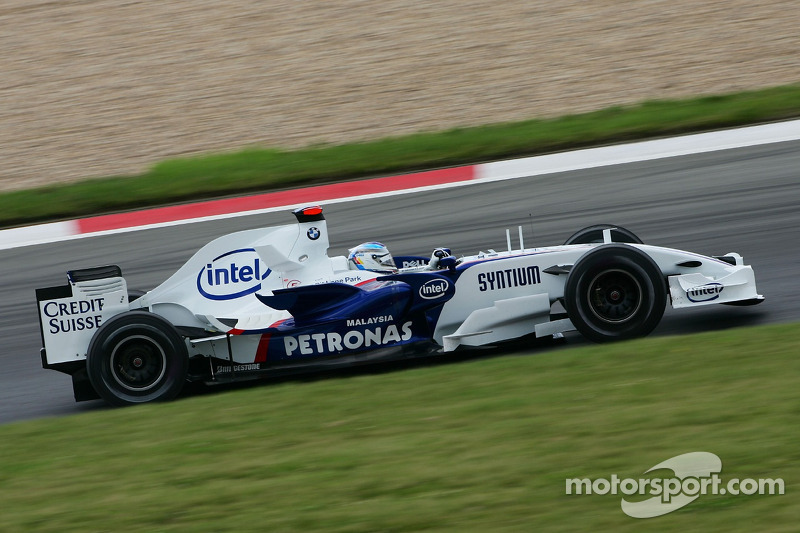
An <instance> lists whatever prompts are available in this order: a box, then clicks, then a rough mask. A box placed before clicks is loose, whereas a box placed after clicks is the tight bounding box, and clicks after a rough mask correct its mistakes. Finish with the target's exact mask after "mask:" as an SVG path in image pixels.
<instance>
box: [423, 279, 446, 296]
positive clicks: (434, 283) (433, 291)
mask: <svg viewBox="0 0 800 533" xmlns="http://www.w3.org/2000/svg"><path fill="white" fill-rule="evenodd" d="M449 288H450V282H448V281H447V280H446V279H432V280H429V281H426V282H425V283H423V284H422V286H421V287H420V288H419V295H420V297H422V298H425V299H426V300H433V299H435V298H441V297H442V296H444V295H445V293H447V289H449Z"/></svg>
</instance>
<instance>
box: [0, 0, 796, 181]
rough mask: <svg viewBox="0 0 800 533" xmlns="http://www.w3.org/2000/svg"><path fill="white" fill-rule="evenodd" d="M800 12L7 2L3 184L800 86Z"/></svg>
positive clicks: (694, 2) (765, 5) (452, 4)
mask: <svg viewBox="0 0 800 533" xmlns="http://www.w3.org/2000/svg"><path fill="white" fill-rule="evenodd" d="M798 28H800V6H798V3H797V2H796V1H795V0H770V1H764V2H753V1H752V0H748V1H744V0H716V1H714V0H711V1H709V0H643V1H638V2H622V1H619V0H616V1H610V0H596V1H593V2H582V1H577V0H562V1H559V2H552V1H543V0H506V1H504V2H501V3H498V2H486V1H477V0H440V1H436V2H408V1H406V0H383V1H381V2H373V1H368V0H331V1H327V2H295V1H286V0H274V1H271V2H252V1H251V0H228V1H225V2H218V1H215V2H210V1H208V0H171V1H169V2H139V1H124V2H122V1H118V0H59V1H58V2H53V1H51V0H4V1H3V2H2V3H0V49H1V50H3V53H2V54H0V102H2V105H0V190H11V189H19V188H27V187H33V186H39V185H44V184H48V183H55V182H67V181H74V180H79V179H83V178H87V177H96V176H106V175H127V174H134V173H138V172H141V171H144V170H145V169H146V168H148V167H149V166H150V165H152V164H153V163H155V162H157V161H159V160H161V159H164V158H169V157H175V156H186V155H191V154H198V153H205V152H222V151H231V150H237V149H240V148H243V147H247V146H254V145H260V146H280V147H299V146H304V145H309V144H319V143H343V142H350V141H357V140H364V139H370V138H376V137H385V136H392V135H401V134H407V133H411V132H416V131H430V130H441V129H447V128H451V127H455V126H466V125H477V124H485V123H491V122H502V121H512V120H520V119H526V118H533V117H548V116H555V115H561V114H566V113H575V112H582V111H588V110H593V109H598V108H602V107H607V106H613V105H619V104H628V103H634V102H638V101H642V100H646V99H656V98H675V97H685V96H692V95H702V94H711V93H722V92H730V91H738V90H745V89H755V88H761V87H767V86H773V85H781V84H787V83H797V82H798V81H800V52H799V51H800V32H799V31H798Z"/></svg>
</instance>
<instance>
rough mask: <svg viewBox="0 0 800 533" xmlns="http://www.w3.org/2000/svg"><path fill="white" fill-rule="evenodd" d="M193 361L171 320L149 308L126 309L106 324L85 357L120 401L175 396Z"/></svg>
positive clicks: (96, 380) (108, 395) (106, 391)
mask: <svg viewBox="0 0 800 533" xmlns="http://www.w3.org/2000/svg"><path fill="white" fill-rule="evenodd" d="M188 367H189V357H188V353H187V350H186V344H185V343H184V341H183V339H182V338H181V336H180V335H179V334H178V332H177V331H176V330H175V328H174V327H173V326H172V324H170V323H169V322H167V321H166V320H165V319H163V318H161V317H160V316H158V315H154V314H152V313H148V312H145V311H129V312H127V313H122V314H119V315H117V316H115V317H113V318H111V319H110V320H109V321H108V322H106V323H105V324H103V325H102V326H101V327H100V329H99V330H97V333H95V335H94V337H93V338H92V341H91V342H90V343H89V351H88V353H87V358H86V370H87V372H88V374H89V380H90V381H91V383H92V386H93V387H94V389H95V390H96V391H97V393H98V394H99V395H100V396H101V397H102V398H103V399H104V400H105V401H106V402H108V403H109V404H111V405H116V406H124V405H132V404H137V403H145V402H153V401H164V400H170V399H172V398H174V397H175V396H177V394H178V393H179V392H180V390H181V389H182V388H183V385H184V383H185V381H186V376H187V372H188Z"/></svg>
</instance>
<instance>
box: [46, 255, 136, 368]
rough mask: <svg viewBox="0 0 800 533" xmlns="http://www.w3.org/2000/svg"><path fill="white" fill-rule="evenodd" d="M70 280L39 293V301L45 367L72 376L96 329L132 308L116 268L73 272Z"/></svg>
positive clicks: (68, 273)
mask: <svg viewBox="0 0 800 533" xmlns="http://www.w3.org/2000/svg"><path fill="white" fill-rule="evenodd" d="M67 279H68V283H67V285H61V286H58V287H45V288H41V289H36V301H37V304H38V307H39V329H40V332H41V335H42V345H43V348H42V366H43V367H44V368H48V369H54V370H62V371H67V372H68V373H70V372H69V370H70V369H71V368H72V367H75V366H80V365H82V364H83V361H84V360H85V359H86V352H87V350H88V348H89V342H90V341H91V340H92V337H93V336H94V334H95V332H96V331H97V329H98V328H99V327H100V326H101V325H102V324H103V323H104V322H105V321H106V320H108V319H109V318H111V317H112V316H114V315H117V314H119V313H122V312H124V311H127V310H128V308H129V305H128V289H127V284H126V283H125V279H124V278H123V277H122V271H121V270H120V268H119V267H118V266H116V265H109V266H104V267H96V268H87V269H83V270H71V271H69V272H67ZM76 363H77V364H76Z"/></svg>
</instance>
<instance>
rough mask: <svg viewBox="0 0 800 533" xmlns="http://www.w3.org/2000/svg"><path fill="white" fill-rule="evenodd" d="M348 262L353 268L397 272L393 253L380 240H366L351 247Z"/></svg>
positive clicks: (388, 272)
mask: <svg viewBox="0 0 800 533" xmlns="http://www.w3.org/2000/svg"><path fill="white" fill-rule="evenodd" d="M347 264H348V266H349V267H350V269H351V270H369V271H371V272H385V273H387V274H393V273H395V272H397V267H396V266H395V264H394V258H392V254H391V253H389V250H388V249H387V248H386V246H384V245H383V244H381V243H379V242H365V243H362V244H359V245H358V246H356V247H355V248H352V249H350V254H349V255H348V256H347Z"/></svg>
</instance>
